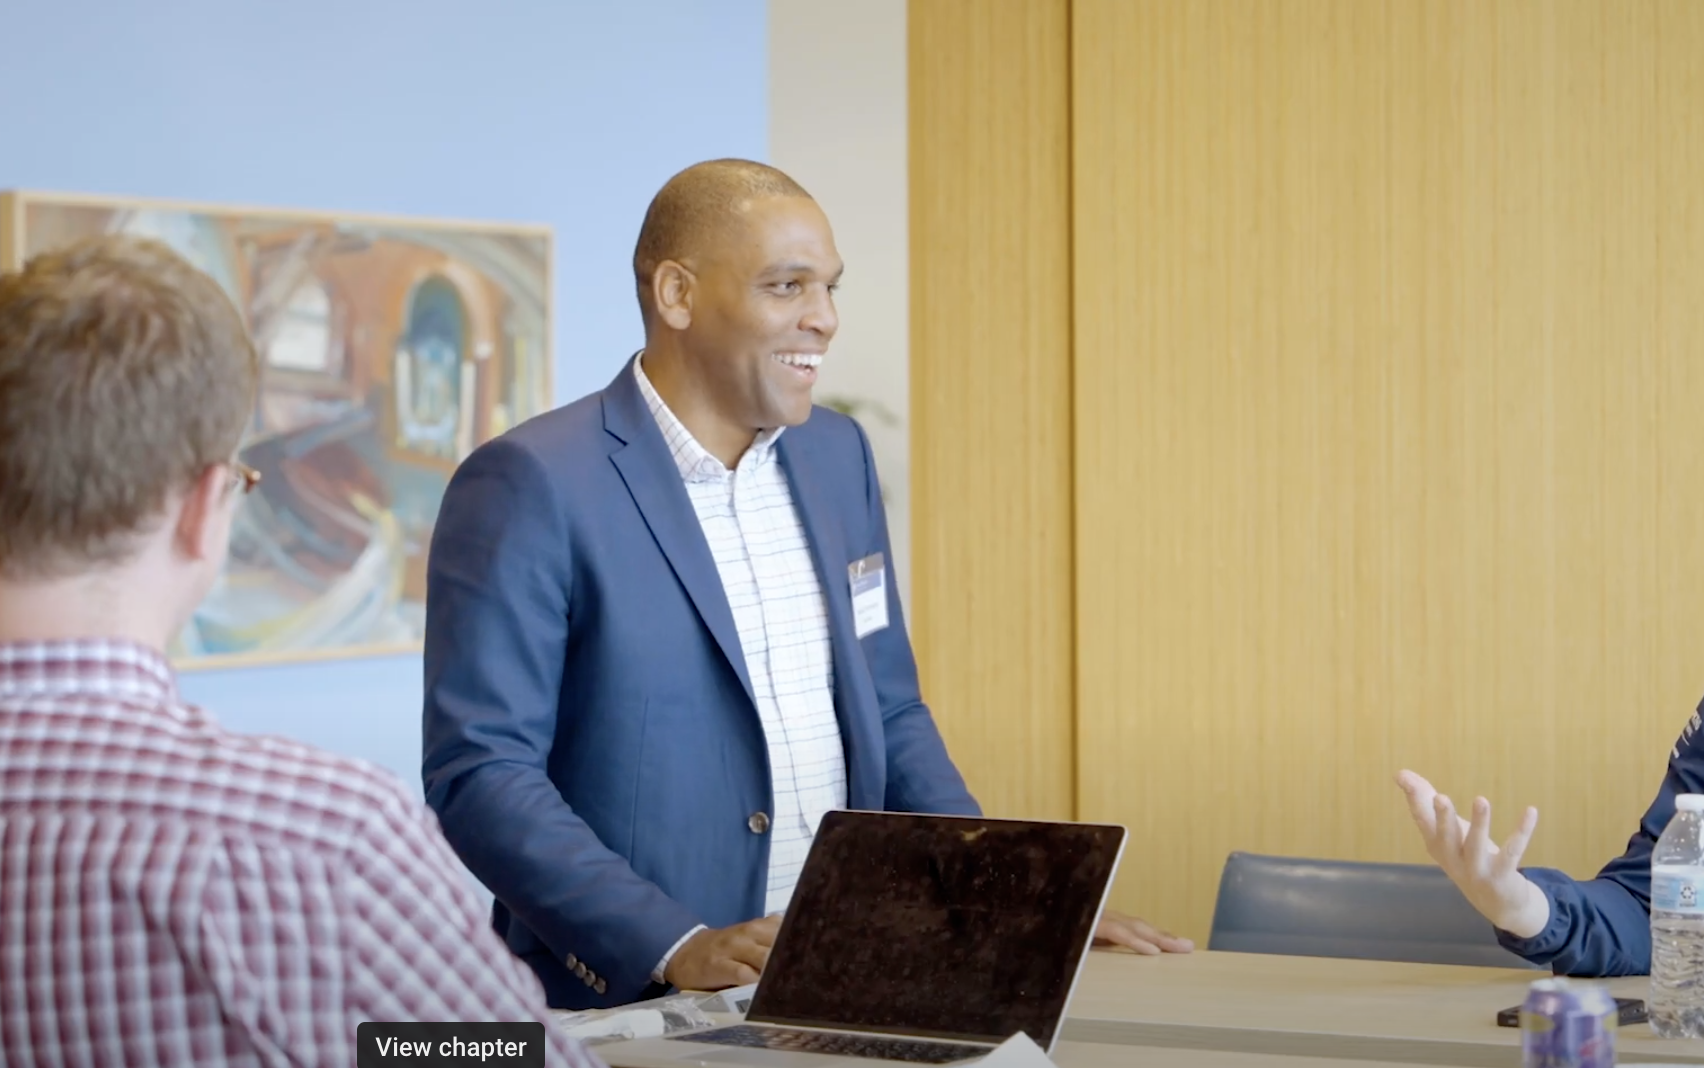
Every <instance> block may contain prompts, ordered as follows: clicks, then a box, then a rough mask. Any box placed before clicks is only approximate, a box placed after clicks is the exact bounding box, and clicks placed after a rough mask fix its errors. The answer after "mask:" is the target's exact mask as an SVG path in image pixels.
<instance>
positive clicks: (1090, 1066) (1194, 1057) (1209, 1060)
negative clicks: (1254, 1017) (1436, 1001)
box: [1053, 1041, 1519, 1068]
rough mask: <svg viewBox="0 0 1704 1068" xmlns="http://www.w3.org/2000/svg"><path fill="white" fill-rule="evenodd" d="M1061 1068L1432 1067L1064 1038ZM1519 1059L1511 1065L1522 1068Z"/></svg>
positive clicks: (1057, 1056)
mask: <svg viewBox="0 0 1704 1068" xmlns="http://www.w3.org/2000/svg"><path fill="white" fill-rule="evenodd" d="M1053 1063H1054V1064H1056V1065H1058V1066H1059V1068H1431V1066H1430V1065H1417V1064H1403V1063H1401V1062H1398V1061H1362V1060H1344V1059H1341V1058H1337V1057H1286V1056H1282V1055H1280V1054H1276V1053H1232V1052H1228V1051H1225V1050H1216V1049H1168V1048H1166V1047H1163V1046H1118V1045H1108V1044H1105V1043H1100V1042H1066V1041H1062V1042H1060V1043H1059V1045H1057V1046H1055V1047H1054V1048H1053ZM1518 1065H1519V1062H1518V1061H1516V1062H1514V1064H1513V1065H1512V1066H1510V1068H1518Z"/></svg>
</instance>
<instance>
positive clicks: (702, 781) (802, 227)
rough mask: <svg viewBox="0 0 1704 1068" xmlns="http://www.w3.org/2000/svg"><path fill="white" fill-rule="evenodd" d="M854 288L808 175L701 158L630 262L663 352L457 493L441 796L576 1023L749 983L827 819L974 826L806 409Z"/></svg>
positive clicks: (463, 846)
mask: <svg viewBox="0 0 1704 1068" xmlns="http://www.w3.org/2000/svg"><path fill="white" fill-rule="evenodd" d="M841 269H842V266H841V262H840V256H839V254H838V253H837V252H836V251H835V247H834V238H833V235H832V233H831V232H830V229H829V225H828V220H827V219H826V218H825V217H824V215H823V213H822V210H821V209H820V208H819V207H818V206H817V204H816V202H815V201H813V200H812V199H811V198H810V197H809V196H808V195H807V194H806V193H805V192H804V190H803V189H801V188H799V186H798V185H797V184H795V183H794V182H793V181H792V180H791V179H790V178H788V177H787V176H786V175H784V174H782V173H781V172H779V171H777V170H774V169H773V168H770V167H766V166H763V165H761V164H756V163H750V162H746V161H741V160H718V161H714V162H710V163H704V164H699V165H697V166H694V167H691V168H688V169H687V170H686V171H683V172H682V173H681V174H679V175H676V176H675V177H674V178H673V179H671V180H670V181H669V182H668V184H667V185H665V186H664V187H663V189H662V190H661V191H660V192H659V193H658V194H657V196H656V198H655V199H654V200H653V201H652V203H651V206H650V210H649V211H648V212H647V214H646V217H645V222H644V225H643V227H642V229H641V232H640V236H639V242H638V247H637V250H636V252H635V255H634V273H635V275H636V278H637V283H638V291H639V304H640V309H641V311H642V314H643V317H644V324H645V348H644V350H643V352H642V353H641V354H640V355H639V356H636V357H634V359H633V360H632V361H630V362H629V363H628V364H627V365H626V366H625V367H624V368H623V369H622V370H621V373H620V374H619V375H617V376H616V379H615V381H614V382H612V383H611V384H610V385H609V387H608V388H607V389H605V390H603V391H602V392H601V393H597V394H594V395H592V396H589V397H586V398H583V399H581V400H579V401H577V402H575V403H573V404H570V405H568V406H566V407H564V408H561V409H559V410H556V411H554V412H551V413H549V414H547V415H544V416H541V417H539V418H537V419H534V420H532V421H530V422H528V423H526V424H524V425H522V426H520V427H517V428H516V429H515V430H513V431H511V432H510V433H508V434H506V435H504V436H503V437H501V438H499V439H497V440H495V441H493V442H490V443H488V444H486V445H485V446H483V447H481V448H480V449H478V450H476V451H475V452H474V453H473V455H471V456H470V457H469V458H468V459H467V460H466V462H465V463H464V464H463V465H462V466H461V468H460V470H458V471H457V473H456V475H455V477H454V479H453V480H452V481H451V484H450V487H449V490H448V492H447V493H446V495H445V498H444V503H443V508H442V511H441V514H440V517H439V519H438V524H437V529H436V532H435V534H434V536H433V543H432V550H431V561H430V566H429V571H428V585H427V623H426V706H425V721H424V728H425V760H424V777H425V785H426V798H427V801H428V803H429V804H430V805H431V806H432V807H433V808H434V809H435V810H436V811H437V812H438V814H439V817H440V819H441V821H442V824H443V828H444V832H445V834H446V836H447V837H448V838H449V840H450V842H451V844H452V845H454V847H455V848H456V850H457V852H458V853H459V854H460V855H461V857H462V859H463V861H464V862H465V863H466V864H467V865H468V867H469V868H470V869H472V871H473V872H474V874H475V875H477V876H478V877H479V878H480V879H481V880H482V881H484V883H485V884H486V885H487V886H488V887H489V888H490V889H491V890H492V891H493V892H494V893H495V894H496V896H497V902H498V903H497V906H496V910H495V924H496V927H497V929H498V931H499V932H500V933H502V935H503V936H504V937H505V939H506V940H507V942H508V945H509V946H510V948H511V949H512V950H514V951H515V952H516V953H517V954H519V955H520V956H521V957H523V958H524V959H525V960H527V961H528V962H529V963H530V964H531V965H532V966H533V968H534V969H535V970H536V971H537V972H538V974H539V976H540V978H541V979H542V980H543V981H544V985H545V989H546V991H547V992H548V994H549V996H550V999H551V1004H552V1005H556V1006H562V1007H576V1008H577V1007H587V1006H600V1005H609V1004H620V1003H624V1002H629V1001H633V1000H636V999H639V998H642V997H646V996H650V995H652V994H654V993H657V992H659V991H660V990H661V989H663V988H664V987H666V986H667V985H675V986H679V987H684V988H694V989H715V988H719V987H726V986H733V985H738V984H741V983H747V982H752V981H755V979H756V977H757V975H758V972H759V971H760V970H761V968H762V967H763V964H764V962H765V960H766V959H767V957H768V953H769V946H770V944H771V943H772V942H773V940H774V936H775V932H776V929H777V926H778V921H777V920H776V919H775V918H774V915H775V914H776V913H778V912H780V911H781V910H782V909H784V908H785V907H786V904H787V900H788V897H789V896H790V895H791V893H792V890H793V885H794V882H795V881H796V879H797V877H798V874H799V870H800V868H801V866H802V865H803V862H804V858H805V854H806V853H807V852H808V850H809V848H810V842H811V836H812V835H813V834H814V832H815V829H816V826H817V821H818V820H819V819H820V818H821V817H822V814H823V813H824V812H826V811H828V810H830V809H835V808H848V807H849V808H854V809H889V810H899V811H913V812H934V813H945V814H965V815H969V814H975V813H977V812H978V808H977V804H976V802H975V800H973V799H972V798H971V796H970V793H969V792H968V791H967V790H966V789H965V784H964V780H963V779H962V778H961V777H960V776H959V773H958V771H957V770H956V769H955V768H954V766H953V762H952V760H951V759H950V758H949V757H948V755H947V751H946V747H945V746H944V745H943V744H942V741H941V736H940V734H939V732H938V731H937V730H936V728H935V723H934V720H933V719H932V717H931V716H930V713H929V709H928V708H927V706H925V705H924V703H923V700H922V697H921V695H920V694H919V692H918V683H917V670H916V665H915V663H914V662H913V659H912V653H911V645H910V641H909V639H908V638H907V636H906V631H905V623H904V620H903V619H902V618H901V615H900V606H899V599H898V597H897V595H896V593H895V583H894V578H893V573H892V568H891V564H890V561H889V549H888V532H887V521H886V517H885V515H884V513H883V509H882V499H881V493H880V488H879V484H878V482H877V478H876V469H875V463H874V461H873V459H872V457H871V453H870V445H869V442H868V440H867V439H866V438H865V436H864V433H863V431H862V429H861V428H860V427H859V426H858V424H857V423H855V422H853V421H852V420H851V419H848V418H846V417H844V416H841V415H838V414H836V413H834V412H832V411H828V410H824V409H813V407H812V403H811V387H812V385H813V384H814V383H815V381H816V376H817V368H818V366H819V365H820V364H821V362H822V359H823V357H824V355H825V354H826V353H827V351H828V347H829V342H830V341H831V340H832V339H833V337H834V333H835V329H836V327H837V325H838V321H837V319H836V315H835V308H834V298H833V293H834V290H835V288H836V286H837V285H838V283H839V280H840V274H841ZM1102 933H1103V934H1104V935H1106V936H1107V937H1109V938H1110V939H1112V940H1115V941H1120V942H1122V943H1124V944H1125V945H1127V946H1131V947H1132V948H1137V949H1138V950H1140V951H1144V952H1159V951H1160V950H1161V949H1172V950H1187V949H1188V948H1189V946H1188V943H1187V942H1185V941H1184V940H1181V939H1172V938H1170V937H1169V936H1166V935H1163V934H1161V933H1160V932H1156V931H1154V930H1153V929H1152V928H1149V927H1148V926H1147V925H1146V924H1143V923H1141V922H1140V921H1136V920H1130V919H1127V918H1124V917H1117V916H1109V917H1108V918H1107V920H1106V922H1105V923H1103V930H1102Z"/></svg>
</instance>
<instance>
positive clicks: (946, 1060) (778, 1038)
mask: <svg viewBox="0 0 1704 1068" xmlns="http://www.w3.org/2000/svg"><path fill="white" fill-rule="evenodd" d="M674 1037H675V1038H676V1039H677V1040H678V1041H681V1042H705V1043H708V1044H710V1045H714V1046H743V1047H744V1048H746V1049H779V1050H787V1051H789V1052H792V1053H825V1054H828V1055H829V1056H834V1057H869V1058H871V1059H872V1060H883V1061H908V1062H910V1063H912V1064H951V1063H952V1062H953V1061H964V1060H969V1059H970V1058H972V1057H981V1056H983V1055H985V1054H987V1053H988V1048H987V1047H986V1046H971V1045H967V1044H965V1043H963V1042H929V1041H925V1040H922V1039H912V1038H875V1037H872V1036H870V1035H852V1034H845V1033H840V1032H834V1031H799V1030H794V1029H793V1028H789V1027H753V1026H751V1025H750V1024H737V1025H735V1026H733V1027H722V1028H717V1029H716V1030H714V1031H701V1032H699V1033H697V1034H686V1035H676V1036H674Z"/></svg>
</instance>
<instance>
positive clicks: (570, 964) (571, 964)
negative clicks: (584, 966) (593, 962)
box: [568, 953, 580, 971]
mask: <svg viewBox="0 0 1704 1068" xmlns="http://www.w3.org/2000/svg"><path fill="white" fill-rule="evenodd" d="M578 963H580V958H579V957H576V956H574V954H572V953H570V954H568V968H569V970H570V971H572V970H573V968H574V965H576V964H578Z"/></svg>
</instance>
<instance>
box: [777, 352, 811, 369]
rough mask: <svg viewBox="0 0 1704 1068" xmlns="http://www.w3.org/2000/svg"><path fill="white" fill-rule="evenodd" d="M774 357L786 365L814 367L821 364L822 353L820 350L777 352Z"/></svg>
mask: <svg viewBox="0 0 1704 1068" xmlns="http://www.w3.org/2000/svg"><path fill="white" fill-rule="evenodd" d="M775 358H776V359H777V360H780V361H781V362H782V363H784V364H786V365H787V366H788V367H809V368H812V369H815V368H817V367H820V366H821V365H822V353H820V352H777V353H776V354H775Z"/></svg>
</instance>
